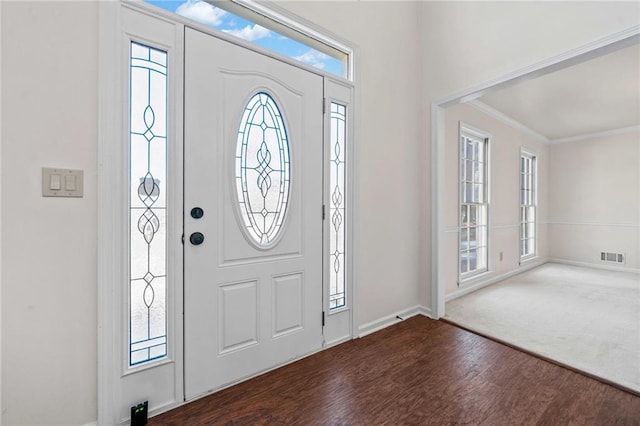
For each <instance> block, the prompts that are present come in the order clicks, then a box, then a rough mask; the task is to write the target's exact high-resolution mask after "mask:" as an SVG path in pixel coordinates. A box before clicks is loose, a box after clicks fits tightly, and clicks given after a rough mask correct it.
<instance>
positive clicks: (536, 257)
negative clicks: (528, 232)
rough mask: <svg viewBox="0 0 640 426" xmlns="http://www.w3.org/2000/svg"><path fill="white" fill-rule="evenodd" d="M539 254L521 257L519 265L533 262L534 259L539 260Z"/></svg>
mask: <svg viewBox="0 0 640 426" xmlns="http://www.w3.org/2000/svg"><path fill="white" fill-rule="evenodd" d="M537 259H538V256H537V255H535V254H532V255H531V256H527V257H522V258H520V262H519V263H518V265H519V266H522V265H524V264H526V263H529V262H531V261H532V260H537Z"/></svg>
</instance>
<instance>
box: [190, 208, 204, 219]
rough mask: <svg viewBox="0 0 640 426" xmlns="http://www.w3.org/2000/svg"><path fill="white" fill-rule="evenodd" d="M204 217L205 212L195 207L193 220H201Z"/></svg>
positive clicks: (192, 210) (192, 211)
mask: <svg viewBox="0 0 640 426" xmlns="http://www.w3.org/2000/svg"><path fill="white" fill-rule="evenodd" d="M202 216H204V210H202V209H201V208H200V207H194V208H192V209H191V217H192V218H194V219H200V218H201V217H202Z"/></svg>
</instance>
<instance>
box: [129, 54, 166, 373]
mask: <svg viewBox="0 0 640 426" xmlns="http://www.w3.org/2000/svg"><path fill="white" fill-rule="evenodd" d="M130 59H131V63H130V105H129V108H130V125H131V128H130V151H129V152H130V177H129V182H130V183H129V185H130V222H129V229H130V240H129V242H130V246H129V247H130V280H131V281H130V291H129V297H130V302H129V308H130V310H129V345H130V346H129V366H135V365H139V364H142V363H145V362H148V361H151V360H156V359H159V358H162V357H165V356H166V355H167V310H166V306H167V298H166V290H167V282H166V277H167V275H166V266H167V245H166V234H167V226H166V219H167V218H166V211H167V194H166V192H167V191H166V188H167V184H166V182H167V52H164V51H161V50H157V49H154V48H151V47H148V46H144V45H142V44H138V43H134V42H132V43H131V57H130Z"/></svg>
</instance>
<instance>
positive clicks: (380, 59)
mask: <svg viewBox="0 0 640 426" xmlns="http://www.w3.org/2000/svg"><path fill="white" fill-rule="evenodd" d="M280 6H282V7H284V8H286V9H288V10H290V11H292V12H294V13H296V14H298V15H300V16H302V17H303V18H306V19H308V20H310V21H313V22H315V23H317V24H319V25H320V26H322V27H324V28H326V29H328V30H329V31H332V32H333V33H336V34H338V35H339V36H341V37H343V38H346V39H348V40H349V41H351V42H353V43H355V44H356V45H358V46H359V50H358V52H357V58H358V62H357V69H356V73H357V75H356V79H357V84H358V90H359V93H360V97H359V98H358V99H357V101H358V104H357V106H356V108H357V113H358V114H359V120H360V127H359V131H360V132H359V134H358V135H357V136H356V137H357V139H358V142H357V143H358V144H357V149H358V152H357V156H358V158H357V160H356V161H357V169H358V175H357V191H358V193H357V200H356V203H357V215H358V216H357V217H356V218H355V220H354V222H355V223H354V226H356V228H357V230H356V233H357V235H359V236H360V241H358V242H357V244H358V247H357V252H356V253H355V256H356V259H355V262H356V270H355V274H356V277H357V285H358V288H357V297H356V303H357V305H358V306H357V309H358V313H359V315H358V318H357V320H358V322H359V323H360V324H361V325H363V324H364V325H366V324H367V323H370V322H372V321H375V320H378V319H379V318H381V317H384V316H386V315H391V314H394V313H396V312H398V311H401V310H404V309H407V308H410V307H412V306H414V305H416V303H417V287H418V286H417V284H418V268H419V261H420V259H419V257H418V244H419V242H418V239H419V235H418V233H417V232H416V229H417V226H418V220H419V219H418V213H419V212H418V199H419V191H420V185H419V184H420V183H419V181H418V178H419V161H418V158H417V156H416V154H417V150H418V145H417V144H418V140H419V135H418V125H417V123H418V122H419V120H420V117H419V111H418V104H419V99H420V98H419V96H420V93H419V91H418V90H416V87H418V86H419V78H418V76H419V74H418V68H417V67H418V64H419V61H418V55H417V54H416V53H417V52H418V51H419V46H418V27H417V24H418V13H417V12H418V5H417V4H416V3H404V2H380V3H361V2H342V3H341V2H333V3H326V2H283V3H281V4H280Z"/></svg>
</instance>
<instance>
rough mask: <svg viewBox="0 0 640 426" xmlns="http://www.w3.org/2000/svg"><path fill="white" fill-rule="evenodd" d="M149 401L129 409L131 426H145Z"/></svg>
mask: <svg viewBox="0 0 640 426" xmlns="http://www.w3.org/2000/svg"><path fill="white" fill-rule="evenodd" d="M148 412H149V401H145V402H143V403H142V404H138V405H134V406H133V407H131V426H144V425H146V424H147V419H148Z"/></svg>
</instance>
